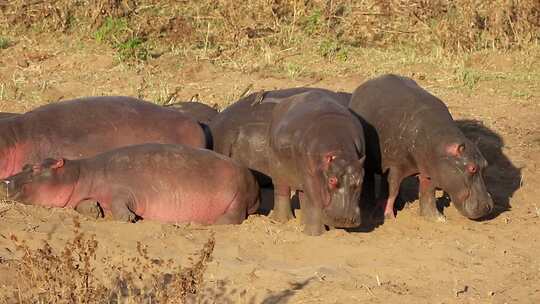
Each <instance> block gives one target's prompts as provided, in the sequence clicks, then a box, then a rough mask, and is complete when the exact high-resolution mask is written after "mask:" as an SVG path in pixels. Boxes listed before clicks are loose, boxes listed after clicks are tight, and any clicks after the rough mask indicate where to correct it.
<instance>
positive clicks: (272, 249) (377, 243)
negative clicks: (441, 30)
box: [0, 39, 540, 304]
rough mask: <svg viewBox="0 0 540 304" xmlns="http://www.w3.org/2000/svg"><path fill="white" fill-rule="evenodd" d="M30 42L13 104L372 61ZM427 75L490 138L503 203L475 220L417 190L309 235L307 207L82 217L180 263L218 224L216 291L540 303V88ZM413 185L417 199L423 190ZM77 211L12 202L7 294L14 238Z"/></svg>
mask: <svg viewBox="0 0 540 304" xmlns="http://www.w3.org/2000/svg"><path fill="white" fill-rule="evenodd" d="M45 40H46V39H45ZM21 41H25V42H24V43H20V44H18V45H15V46H13V47H11V48H9V49H7V50H2V51H0V52H1V53H0V81H1V82H2V86H1V87H0V92H1V93H0V97H1V99H0V100H1V102H0V110H1V111H13V112H23V111H27V110H29V109H31V108H33V107H35V106H37V105H39V104H44V103H48V102H54V101H58V100H62V99H69V98H73V97H79V96H86V95H110V94H119V95H133V96H140V97H143V98H146V99H149V100H154V101H159V102H164V101H168V100H173V101H174V100H186V99H189V98H191V97H192V96H195V95H196V94H198V98H199V99H201V100H203V101H205V102H208V103H210V104H213V103H218V104H219V105H220V106H221V107H222V106H224V105H225V104H227V103H230V102H232V101H233V100H235V99H236V98H237V97H238V95H239V94H240V93H241V92H242V91H243V90H244V89H245V88H246V87H248V86H249V85H250V84H254V90H258V89H262V88H264V89H272V88H284V87H292V86H302V85H310V86H318V87H324V88H329V89H336V90H346V91H352V90H353V89H354V88H355V87H356V86H358V85H359V84H360V83H361V81H363V80H364V79H365V77H366V76H365V75H363V74H362V73H360V72H359V73H358V74H350V75H346V76H342V77H323V78H318V77H308V78H297V79H290V78H287V77H280V76H275V75H265V74H262V73H258V74H248V73H242V72H239V71H228V70H224V69H220V68H218V67H215V66H212V65H209V64H206V63H202V62H199V63H196V62H194V63H189V64H187V63H186V64H176V61H175V59H174V58H172V57H171V56H172V55H171V56H168V55H164V56H162V57H160V58H158V59H155V60H152V61H151V62H149V63H147V64H145V65H144V66H136V67H127V66H125V65H122V64H120V65H119V64H117V63H115V62H114V59H113V56H112V54H111V53H110V52H108V51H104V50H100V49H99V48H98V46H95V45H85V47H81V46H80V45H81V44H84V41H69V39H66V40H60V41H56V42H55V43H51V42H50V41H39V40H24V39H21ZM420 83H421V84H422V85H425V86H426V87H428V88H430V90H433V91H434V92H436V94H437V95H438V96H440V97H441V98H443V99H444V100H445V102H447V104H448V105H449V108H450V110H451V112H452V114H453V115H454V116H455V118H457V119H477V120H481V121H482V122H483V123H484V126H485V129H484V130H483V133H481V135H480V137H479V141H480V143H481V145H482V147H483V152H484V153H485V154H486V157H487V158H488V160H489V162H490V164H491V166H490V168H489V169H488V170H487V171H486V175H487V182H488V187H489V190H490V192H491V193H492V194H493V196H494V198H495V200H496V202H497V205H498V209H497V212H496V213H495V215H494V216H493V217H492V218H490V219H488V220H485V221H471V220H468V219H466V218H464V217H462V216H461V215H459V214H458V213H457V211H456V209H455V208H454V207H453V206H451V205H450V206H449V207H448V208H446V209H445V210H444V213H445V215H446V216H447V218H448V220H447V222H446V223H432V222H428V221H425V220H423V219H422V218H420V217H419V216H418V215H417V213H418V204H417V202H415V201H412V202H411V203H410V204H406V205H405V207H404V208H403V210H401V211H399V212H398V216H397V219H396V220H395V221H390V222H388V221H387V222H385V223H383V224H382V225H379V226H377V227H371V228H366V229H360V231H358V232H352V231H351V232H347V231H344V230H340V229H336V230H331V231H328V232H327V233H325V234H324V235H322V236H320V237H308V236H305V235H304V234H302V232H301V229H302V227H301V225H300V224H299V221H298V219H296V220H294V221H291V222H289V223H288V224H286V225H282V224H279V223H275V222H273V221H271V220H270V219H269V218H267V217H266V216H264V215H253V216H250V217H249V218H248V219H247V221H245V222H244V223H243V224H241V225H237V226H216V227H199V226H185V225H184V226H173V225H163V224H159V223H156V222H151V221H140V222H138V223H135V224H125V223H118V222H112V221H107V220H99V221H93V220H88V219H84V218H83V219H81V230H82V231H83V232H84V233H85V234H88V235H91V234H95V235H96V239H97V240H98V242H99V246H98V251H97V254H98V256H100V257H105V256H107V257H110V258H111V259H112V260H113V261H118V262H123V263H128V264H129V261H128V259H129V257H132V256H136V255H137V250H136V244H137V242H138V241H139V242H141V243H143V244H145V245H147V246H148V251H149V254H150V255H151V256H154V257H159V258H162V259H169V258H170V259H173V260H174V262H175V263H178V264H179V265H189V263H190V260H189V258H190V257H192V256H193V254H194V253H196V252H197V251H198V250H199V249H200V248H201V246H202V245H203V244H204V243H205V242H206V240H207V239H208V237H209V235H210V234H211V233H212V232H214V233H215V240H216V244H215V250H214V253H213V260H212V262H210V263H209V265H208V270H207V272H206V273H205V286H206V288H207V290H206V291H205V292H204V297H205V298H206V299H207V300H208V301H209V302H208V303H267V304H268V303H364V302H368V301H369V303H402V304H407V303H501V304H502V303H540V260H539V258H538V257H539V254H540V226H539V222H540V202H538V200H537V198H538V197H539V195H540V177H539V176H538V174H537V173H538V172H539V167H540V126H539V123H540V99H539V97H538V95H536V96H531V97H530V98H529V99H527V100H522V99H512V98H507V97H501V96H499V94H496V93H494V91H493V90H490V86H497V84H496V83H485V84H483V85H482V86H481V87H480V88H478V89H477V90H475V91H474V92H470V91H466V90H460V89H447V88H446V87H443V86H440V85H438V83H437V82H436V81H435V80H432V79H429V77H428V78H427V79H425V80H422V81H420ZM499 89H500V88H499ZM404 194H405V196H407V195H409V196H413V197H414V192H411V191H404ZM505 206H508V208H507V209H508V210H505V208H504V207H505ZM297 213H298V214H299V213H300V212H297ZM76 216H77V214H76V213H75V212H74V211H71V210H61V209H55V210H48V209H44V208H40V207H32V206H22V205H13V204H2V205H0V221H1V222H2V224H1V225H0V286H2V288H1V291H0V295H1V296H0V297H2V296H4V297H7V296H8V295H9V294H10V291H12V290H14V289H15V288H16V286H17V281H16V278H15V275H14V274H15V269H14V267H15V266H13V265H15V264H13V263H8V262H9V261H13V260H14V259H15V260H16V259H17V258H19V257H20V253H17V252H16V251H15V250H14V244H13V242H12V241H11V240H10V236H11V235H16V236H17V238H18V239H24V240H25V241H26V242H27V243H28V244H29V246H30V247H36V246H39V245H40V244H42V241H44V240H46V241H47V242H49V243H50V244H51V245H52V246H53V248H55V249H58V250H59V249H61V248H63V246H64V244H65V242H66V241H67V240H70V239H72V238H73V230H74V224H73V220H72V218H73V217H76ZM98 260H99V259H98ZM10 265H11V266H10ZM134 266H135V267H137V265H134Z"/></svg>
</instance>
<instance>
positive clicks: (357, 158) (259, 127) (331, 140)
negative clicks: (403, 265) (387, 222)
mask: <svg viewBox="0 0 540 304" xmlns="http://www.w3.org/2000/svg"><path fill="white" fill-rule="evenodd" d="M284 91H285V92H284ZM339 98H340V95H338V94H336V93H334V92H331V91H328V90H324V89H310V88H299V89H289V90H278V91H270V92H264V93H255V94H251V95H249V96H247V97H245V98H243V99H241V100H239V101H238V102H236V103H234V104H233V105H231V106H229V107H228V108H226V109H225V110H223V111H222V112H221V113H220V114H218V115H217V116H216V117H215V118H214V120H213V121H212V122H211V123H210V128H211V130H212V134H213V137H214V149H215V151H216V152H219V153H222V154H225V155H227V156H230V157H231V158H233V159H235V160H238V161H239V162H240V163H242V164H243V165H245V166H247V167H248V168H250V169H252V170H255V171H256V172H259V173H262V174H264V175H266V176H269V177H271V179H272V182H273V184H274V197H275V199H274V211H273V216H275V217H276V219H278V220H280V221H287V220H288V219H290V218H291V217H292V212H291V203H290V191H291V190H300V191H302V192H300V205H301V209H302V218H303V221H304V224H305V228H304V232H305V233H306V234H309V235H319V234H321V233H323V231H324V225H329V226H335V227H353V226H357V225H359V223H360V209H359V205H358V199H359V197H360V194H361V187H362V179H363V175H364V169H363V162H364V158H365V153H364V150H365V147H364V139H363V133H362V126H361V124H360V122H359V121H358V120H357V119H355V118H354V116H353V115H352V114H351V113H350V112H349V110H348V109H347V108H346V107H344V106H342V105H340V104H339V103H340V102H339V101H338V100H337V99H339Z"/></svg>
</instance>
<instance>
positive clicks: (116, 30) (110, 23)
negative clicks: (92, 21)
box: [94, 17, 128, 43]
mask: <svg viewBox="0 0 540 304" xmlns="http://www.w3.org/2000/svg"><path fill="white" fill-rule="evenodd" d="M127 30H128V25H127V21H126V20H125V19H123V18H111V17H107V19H106V20H105V22H103V24H102V25H101V26H100V27H99V28H98V30H97V31H96V32H95V33H94V38H95V39H96V41H97V42H100V43H101V42H107V41H114V40H118V39H119V36H121V35H122V34H123V33H124V32H126V31H127Z"/></svg>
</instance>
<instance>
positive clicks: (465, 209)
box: [450, 193, 494, 220]
mask: <svg viewBox="0 0 540 304" xmlns="http://www.w3.org/2000/svg"><path fill="white" fill-rule="evenodd" d="M486 194H487V197H486V198H484V199H482V200H478V199H474V198H471V197H468V198H467V199H465V200H459V199H458V200H454V198H453V197H452V195H450V198H451V199H452V202H453V204H454V206H455V207H456V209H457V210H458V211H459V213H461V214H462V215H463V216H465V217H467V218H469V219H471V220H478V219H482V218H483V217H485V216H487V215H489V214H490V213H491V212H492V211H493V209H494V204H493V200H492V198H491V195H490V194H489V193H486Z"/></svg>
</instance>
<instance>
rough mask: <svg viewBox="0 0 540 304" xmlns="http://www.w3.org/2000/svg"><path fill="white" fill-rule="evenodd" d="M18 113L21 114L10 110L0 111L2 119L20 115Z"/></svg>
mask: <svg viewBox="0 0 540 304" xmlns="http://www.w3.org/2000/svg"><path fill="white" fill-rule="evenodd" d="M18 115H20V114H17V113H9V112H0V119H4V118H10V117H15V116H18Z"/></svg>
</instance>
